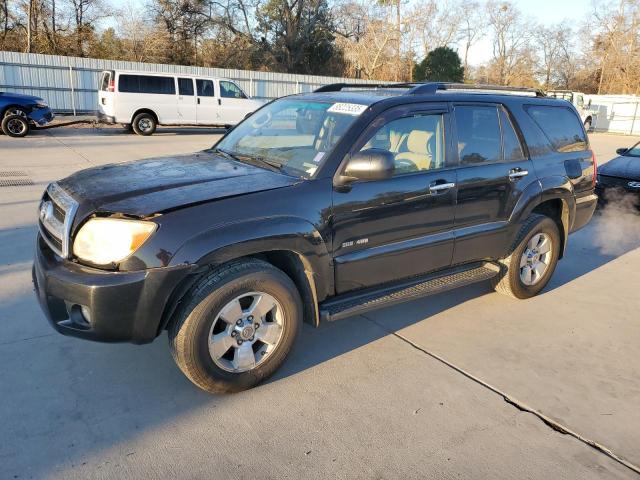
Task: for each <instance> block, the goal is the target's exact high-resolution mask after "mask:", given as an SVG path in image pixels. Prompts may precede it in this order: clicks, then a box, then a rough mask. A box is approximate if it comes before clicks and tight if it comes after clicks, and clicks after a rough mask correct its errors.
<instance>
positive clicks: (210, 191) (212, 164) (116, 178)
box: [58, 152, 300, 217]
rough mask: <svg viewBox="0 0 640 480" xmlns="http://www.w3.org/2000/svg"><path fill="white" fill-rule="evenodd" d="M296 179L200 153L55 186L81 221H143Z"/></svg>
mask: <svg viewBox="0 0 640 480" xmlns="http://www.w3.org/2000/svg"><path fill="white" fill-rule="evenodd" d="M299 181H300V179H297V178H294V177H289V176H287V175H282V174H279V173H276V172H271V171H268V170H264V169H262V168H259V167H255V166H253V165H247V164H244V163H241V162H236V161H233V160H228V159H226V158H224V157H221V156H218V155H216V154H213V153H208V152H199V153H195V154H189V155H181V156H171V157H160V158H150V159H147V160H137V161H133V162H126V163H119V164H111V165H105V166H101V167H95V168H89V169H87V170H81V171H79V172H76V173H74V174H73V175H71V176H69V177H67V178H64V179H63V180H60V181H59V182H58V185H60V186H61V187H62V188H63V189H64V190H66V191H67V192H68V193H69V194H71V195H72V196H73V197H74V198H75V199H76V200H77V201H78V202H79V203H80V206H79V212H78V213H79V216H81V217H82V216H85V215H87V214H89V213H92V212H96V211H101V212H110V213H122V214H128V215H134V216H139V217H144V216H148V215H153V214H155V213H161V212H163V211H167V210H173V209H176V208H180V207H184V206H187V205H190V204H194V203H202V202H206V201H211V200H217V199H221V198H225V197H230V196H234V195H243V194H247V193H252V192H259V191H263V190H271V189H274V188H281V187H285V186H289V185H293V184H294V183H297V182H299ZM83 214H84V215H83Z"/></svg>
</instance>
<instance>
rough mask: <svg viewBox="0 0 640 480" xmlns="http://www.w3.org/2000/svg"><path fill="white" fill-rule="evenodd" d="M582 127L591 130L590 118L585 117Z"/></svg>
mask: <svg viewBox="0 0 640 480" xmlns="http://www.w3.org/2000/svg"><path fill="white" fill-rule="evenodd" d="M584 129H585V130H586V131H587V132H590V131H591V119H590V118H587V119H586V120H585V121H584Z"/></svg>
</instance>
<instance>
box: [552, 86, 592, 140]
mask: <svg viewBox="0 0 640 480" xmlns="http://www.w3.org/2000/svg"><path fill="white" fill-rule="evenodd" d="M546 93H547V96H548V97H554V98H562V99H564V100H566V101H567V102H569V103H571V104H573V106H574V107H576V110H578V113H580V118H581V120H582V123H583V124H584V128H585V130H586V131H587V132H588V131H589V130H591V127H592V126H593V123H594V119H595V112H593V111H592V110H591V100H589V101H588V102H587V104H586V105H585V103H584V97H585V94H584V93H582V92H574V91H571V90H549V91H547V92H546Z"/></svg>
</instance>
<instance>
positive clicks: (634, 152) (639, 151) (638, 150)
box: [624, 143, 640, 157]
mask: <svg viewBox="0 0 640 480" xmlns="http://www.w3.org/2000/svg"><path fill="white" fill-rule="evenodd" d="M624 155H625V156H629V157H640V143H636V144H635V145H634V146H633V147H631V148H630V149H629V150H627V151H626V152H625V153H624Z"/></svg>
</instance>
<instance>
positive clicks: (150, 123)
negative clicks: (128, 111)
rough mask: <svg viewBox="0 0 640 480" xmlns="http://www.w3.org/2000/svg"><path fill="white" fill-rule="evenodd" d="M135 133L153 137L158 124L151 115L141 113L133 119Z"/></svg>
mask: <svg viewBox="0 0 640 480" xmlns="http://www.w3.org/2000/svg"><path fill="white" fill-rule="evenodd" d="M132 125H133V131H134V132H136V133H137V134H138V135H144V136H148V135H153V132H155V131H156V126H157V122H156V119H155V117H154V116H153V115H151V114H150V113H139V114H138V115H136V116H135V117H134V119H133V123H132Z"/></svg>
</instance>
